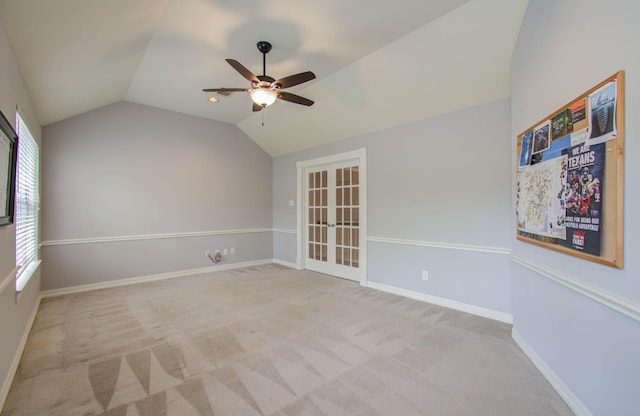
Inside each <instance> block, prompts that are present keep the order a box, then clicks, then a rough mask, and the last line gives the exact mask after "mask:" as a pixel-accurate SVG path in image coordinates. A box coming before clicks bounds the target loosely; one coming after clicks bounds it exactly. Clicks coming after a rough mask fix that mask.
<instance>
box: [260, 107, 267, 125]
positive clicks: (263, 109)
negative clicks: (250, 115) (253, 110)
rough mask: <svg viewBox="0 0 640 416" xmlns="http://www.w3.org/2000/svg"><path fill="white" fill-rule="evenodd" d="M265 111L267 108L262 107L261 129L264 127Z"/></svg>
mask: <svg viewBox="0 0 640 416" xmlns="http://www.w3.org/2000/svg"><path fill="white" fill-rule="evenodd" d="M266 109H267V107H262V111H260V112H261V113H262V127H264V111H265V110H266Z"/></svg>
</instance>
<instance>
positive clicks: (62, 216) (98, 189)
mask: <svg viewBox="0 0 640 416" xmlns="http://www.w3.org/2000/svg"><path fill="white" fill-rule="evenodd" d="M43 135H44V139H43V173H42V176H43V187H42V188H43V191H42V205H43V220H42V222H43V240H44V241H43V260H44V262H43V274H42V285H43V289H45V290H46V289H56V288H63V287H69V286H77V285H83V284H93V283H102V282H105V281H109V280H115V279H123V278H129V277H141V276H149V275H155V274H159V273H167V272H175V271H181V270H190V269H198V268H203V267H210V266H213V263H212V262H211V261H210V260H209V259H208V258H206V257H205V254H204V253H205V251H206V250H212V251H213V250H215V249H216V248H220V249H222V248H231V247H234V248H235V249H236V253H235V254H233V255H231V254H229V256H228V257H227V258H226V259H225V260H224V261H223V263H220V264H221V265H223V264H231V263H237V262H245V261H252V260H262V259H271V258H272V256H273V255H272V236H271V232H270V228H271V221H272V214H271V158H270V157H269V155H267V154H266V153H265V152H264V151H263V150H262V149H261V148H260V147H258V146H257V145H256V144H255V143H254V142H253V141H252V140H251V139H249V138H248V137H247V136H246V135H245V134H244V133H242V132H241V131H240V130H239V129H238V128H237V127H235V126H233V125H231V124H227V123H221V122H216V121H212V120H206V119H202V118H198V117H192V116H187V115H184V114H178V113H175V112H171V111H166V110H161V109H157V108H152V107H147V106H143V105H139V104H133V103H127V102H121V103H117V104H113V105H110V106H106V107H103V108H100V109H98V110H95V111H91V112H88V113H85V114H82V115H79V116H76V117H73V118H70V119H67V120H64V121H61V122H58V123H54V124H52V125H49V126H47V127H46V128H45V129H44V131H43ZM229 230H231V231H234V232H236V231H240V233H237V234H235V233H234V234H230V235H218V234H216V233H217V232H220V231H229ZM255 230H266V231H262V232H253V231H255ZM201 232H212V233H211V234H212V235H204V236H202V235H191V236H179V235H180V234H182V233H201ZM158 235H165V237H166V238H153V239H147V238H146V236H158ZM121 237H122V238H121ZM113 238H116V239H118V241H107V242H104V241H100V240H105V239H107V240H108V239H113ZM78 239H80V240H82V241H81V242H78ZM87 239H88V241H87Z"/></svg>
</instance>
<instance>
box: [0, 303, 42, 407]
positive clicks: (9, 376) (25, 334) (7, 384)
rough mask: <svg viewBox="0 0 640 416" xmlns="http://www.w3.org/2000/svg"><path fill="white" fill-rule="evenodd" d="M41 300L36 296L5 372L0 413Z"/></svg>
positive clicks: (0, 393) (0, 390) (1, 390)
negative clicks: (7, 369)
mask: <svg viewBox="0 0 640 416" xmlns="http://www.w3.org/2000/svg"><path fill="white" fill-rule="evenodd" d="M41 300H42V295H38V298H37V299H36V301H35V304H34V305H33V310H32V311H31V315H30V316H29V320H28V321H27V326H26V327H25V328H24V332H23V333H22V338H20V343H19V344H18V349H17V350H16V354H15V355H14V357H13V361H12V362H11V366H10V367H9V371H8V372H7V376H6V377H5V379H4V381H3V383H2V388H1V389H0V412H2V409H3V408H4V403H5V401H6V400H7V396H9V390H10V389H11V384H12V383H13V378H14V377H15V376H16V372H17V371H18V365H20V359H21V358H22V353H23V352H24V347H25V346H26V345H27V339H29V333H30V332H31V327H32V326H33V323H34V322H35V320H36V315H37V313H38V308H39V307H40V301H41Z"/></svg>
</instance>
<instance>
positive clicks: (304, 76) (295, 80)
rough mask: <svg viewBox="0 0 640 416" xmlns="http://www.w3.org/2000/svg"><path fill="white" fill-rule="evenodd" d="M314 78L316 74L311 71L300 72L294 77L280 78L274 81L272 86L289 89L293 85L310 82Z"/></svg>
mask: <svg viewBox="0 0 640 416" xmlns="http://www.w3.org/2000/svg"><path fill="white" fill-rule="evenodd" d="M315 78H316V74H314V73H313V72H311V71H307V72H301V73H299V74H295V75H289V76H288V77H284V78H280V79H278V80H276V81H274V82H273V83H274V84H278V85H279V86H280V88H289V87H293V86H294V85H298V84H302V83H303V82H307V81H311V80H312V79H315Z"/></svg>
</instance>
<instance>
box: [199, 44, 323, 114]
mask: <svg viewBox="0 0 640 416" xmlns="http://www.w3.org/2000/svg"><path fill="white" fill-rule="evenodd" d="M256 46H257V47H258V50H259V51H260V52H261V53H262V75H254V74H253V73H252V72H251V71H249V70H248V69H247V68H245V67H244V66H243V65H242V64H241V63H240V62H238V61H236V60H235V59H225V61H227V62H228V63H229V65H231V66H232V67H233V69H235V70H236V71H238V72H239V73H240V75H242V76H243V77H245V78H246V79H247V80H248V81H250V82H251V86H250V87H249V88H205V89H203V90H202V91H204V92H216V93H218V94H221V95H229V94H231V93H232V92H236V91H246V92H248V93H249V95H250V96H251V100H252V101H253V111H260V110H263V109H264V108H266V107H268V106H270V105H271V104H273V103H274V102H275V101H276V99H278V98H279V99H281V100H284V101H289V102H292V103H295V104H302V105H306V106H311V105H313V101H311V100H309V99H308V98H304V97H301V96H299V95H296V94H292V93H290V92H286V91H282V90H283V89H285V88H289V87H293V86H295V85H299V84H302V83H303V82H307V81H311V80H312V79H315V77H316V75H315V74H314V73H313V72H311V71H307V72H301V73H299V74H295V75H289V76H288V77H284V78H280V79H274V78H272V77H270V76H268V75H267V53H269V51H270V50H271V44H270V43H269V42H267V41H260V42H258V43H257V45H256Z"/></svg>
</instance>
